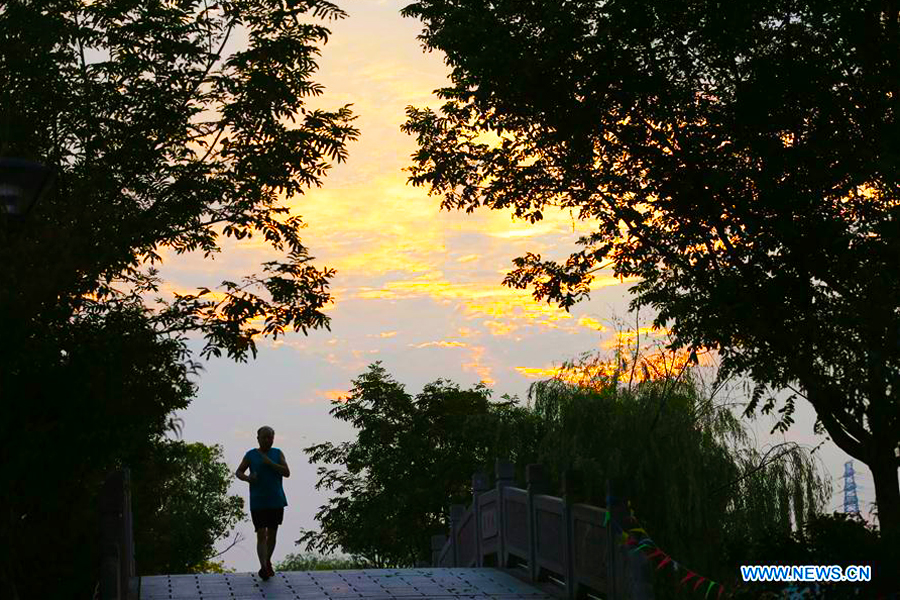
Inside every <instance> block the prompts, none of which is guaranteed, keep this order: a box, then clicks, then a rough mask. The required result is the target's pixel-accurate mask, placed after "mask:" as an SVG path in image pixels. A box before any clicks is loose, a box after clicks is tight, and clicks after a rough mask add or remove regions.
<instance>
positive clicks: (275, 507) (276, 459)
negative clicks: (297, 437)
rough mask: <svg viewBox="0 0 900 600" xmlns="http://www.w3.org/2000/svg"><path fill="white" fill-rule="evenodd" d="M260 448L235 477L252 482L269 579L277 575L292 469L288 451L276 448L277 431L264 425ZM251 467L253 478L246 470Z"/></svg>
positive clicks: (259, 548) (263, 571) (263, 572)
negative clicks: (276, 555)
mask: <svg viewBox="0 0 900 600" xmlns="http://www.w3.org/2000/svg"><path fill="white" fill-rule="evenodd" d="M256 439H257V441H258V442H259V448H252V449H250V450H247V452H246V454H244V459H243V460H242V461H241V464H240V465H239V466H238V468H237V471H235V473H234V474H235V476H236V477H237V478H238V479H240V480H242V481H246V482H248V483H250V518H251V519H253V528H254V529H255V530H256V553H257V555H258V556H259V565H260V569H259V576H260V577H261V578H263V579H268V578H269V577H272V576H273V575H275V570H274V569H273V568H272V552H274V550H275V537H276V535H277V533H278V526H279V525H281V523H282V521H283V520H284V507H285V506H287V497H286V496H285V495H284V488H283V487H282V485H281V478H282V477H290V476H291V470H290V469H289V468H288V465H287V461H286V460H285V459H284V452H282V451H281V450H279V449H278V448H273V447H272V444H273V442H274V441H275V430H274V429H272V428H271V427H269V426H268V425H264V426H262V427H260V428H259V431H257V432H256ZM248 467H249V468H250V475H245V474H244V471H246V470H247V468H248Z"/></svg>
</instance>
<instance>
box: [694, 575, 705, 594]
mask: <svg viewBox="0 0 900 600" xmlns="http://www.w3.org/2000/svg"><path fill="white" fill-rule="evenodd" d="M704 581H706V577H701V578H700V579H698V580H697V583H695V584H694V591H695V592H696V591H697V588H698V587H700V584H701V583H703V582H704Z"/></svg>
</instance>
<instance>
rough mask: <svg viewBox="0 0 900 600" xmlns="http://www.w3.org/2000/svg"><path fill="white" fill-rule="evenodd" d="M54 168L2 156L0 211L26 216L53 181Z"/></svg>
mask: <svg viewBox="0 0 900 600" xmlns="http://www.w3.org/2000/svg"><path fill="white" fill-rule="evenodd" d="M53 178H54V177H53V170H52V169H50V168H48V167H45V166H44V165H42V164H41V163H36V162H32V161H30V160H24V159H22V158H0V212H6V213H7V214H8V215H14V216H15V217H17V218H18V217H24V216H25V215H27V214H28V211H29V210H31V207H32V206H34V205H35V204H36V203H37V202H38V201H39V200H40V199H41V198H42V197H43V196H44V194H45V193H46V192H47V190H48V189H49V188H50V186H51V185H52V183H53Z"/></svg>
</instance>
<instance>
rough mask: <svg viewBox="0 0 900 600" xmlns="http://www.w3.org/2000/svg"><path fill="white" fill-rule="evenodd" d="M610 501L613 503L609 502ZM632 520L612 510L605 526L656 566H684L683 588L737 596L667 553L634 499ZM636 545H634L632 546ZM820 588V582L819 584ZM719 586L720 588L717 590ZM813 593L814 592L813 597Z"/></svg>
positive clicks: (898, 597)
mask: <svg viewBox="0 0 900 600" xmlns="http://www.w3.org/2000/svg"><path fill="white" fill-rule="evenodd" d="M607 505H609V503H607ZM627 506H628V513H629V516H628V520H629V521H631V523H632V524H634V525H635V527H631V528H627V529H626V528H625V527H623V526H622V525H621V524H620V523H618V521H616V520H615V519H613V518H612V516H611V514H610V511H609V510H607V511H606V517H605V521H604V526H605V527H608V526H609V524H610V523H612V525H613V526H614V528H615V529H617V530H618V531H617V533H618V534H621V535H620V541H621V543H622V544H623V545H624V546H626V547H629V549H630V552H632V553H637V552H643V551H649V552H648V553H644V556H646V557H647V558H648V559H649V560H650V561H651V562H652V561H653V560H655V559H659V564H657V565H656V570H657V571H658V570H660V569H662V568H663V567H666V566H671V567H672V569H673V570H674V571H675V572H676V573H677V572H678V571H679V570H680V569H684V570H686V571H687V574H686V575H684V576H683V577H682V578H681V580H680V581H679V582H678V587H679V588H681V587H682V586H684V585H685V584H690V583H691V580H694V581H693V591H694V592H697V591H701V592H702V593H703V598H704V600H706V599H709V598H715V600H722V599H723V598H726V599H727V598H733V597H734V593H735V591H736V590H729V589H728V588H726V587H725V586H724V585H723V584H722V583H719V582H716V581H714V580H712V579H710V578H708V577H704V576H702V575H700V574H699V573H698V572H697V571H694V570H692V569H688V568H687V567H686V566H684V564H682V563H679V562H678V561H676V560H674V559H673V558H672V557H671V556H670V555H669V554H668V553H666V552H665V551H664V550H663V549H662V548H660V547H659V546H657V545H656V542H654V541H653V539H652V538H651V537H650V535H649V534H648V533H647V530H646V529H644V527H643V525H641V523H640V522H639V521H638V519H637V517H635V516H634V509H633V508H632V507H631V501H628V503H627ZM632 546H633V547H632ZM816 587H817V588H818V586H816ZM716 590H718V591H716ZM785 591H793V595H791V596H789V597H788V598H806V597H807V596H806V594H805V591H801V590H796V589H795V590H791V589H790V588H788V589H787V590H785ZM713 592H716V593H715V595H714V596H710V594H712V593H713ZM811 597H813V596H810V598H811ZM877 600H900V593H898V592H894V593H892V594H890V595H883V594H881V595H879V596H878V597H877Z"/></svg>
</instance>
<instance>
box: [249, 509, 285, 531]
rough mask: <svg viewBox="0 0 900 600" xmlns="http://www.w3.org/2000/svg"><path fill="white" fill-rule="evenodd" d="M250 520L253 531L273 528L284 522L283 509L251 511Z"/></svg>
mask: <svg viewBox="0 0 900 600" xmlns="http://www.w3.org/2000/svg"><path fill="white" fill-rule="evenodd" d="M250 518H251V519H253V531H259V529H260V527H266V528H270V527H271V528H273V529H274V528H275V527H278V526H279V525H281V522H282V521H283V520H284V509H283V508H261V509H259V510H251V511H250Z"/></svg>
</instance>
